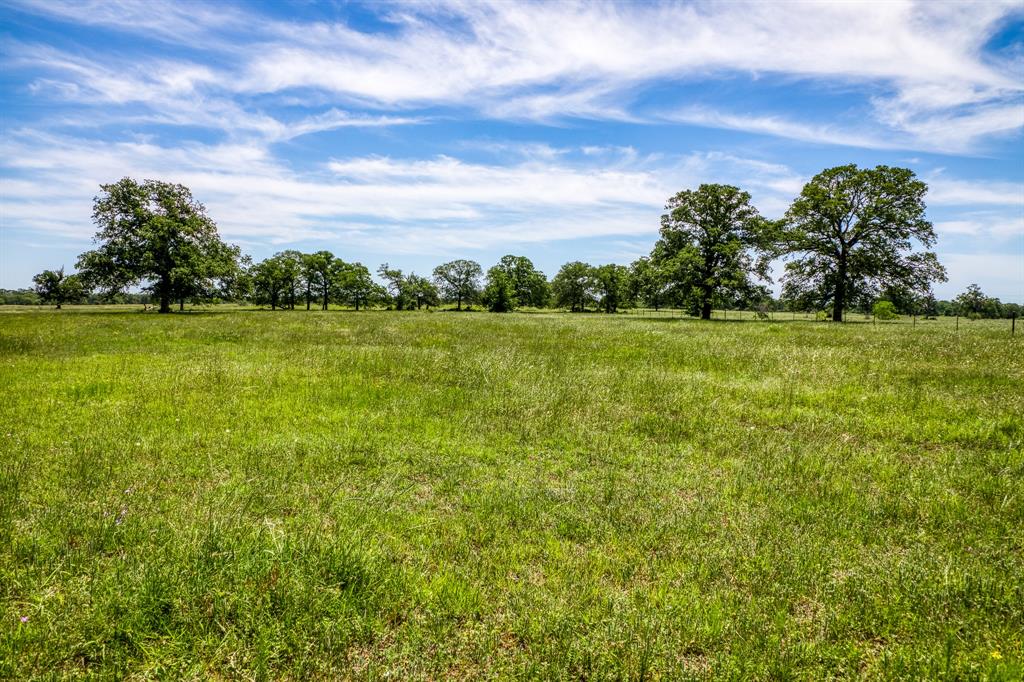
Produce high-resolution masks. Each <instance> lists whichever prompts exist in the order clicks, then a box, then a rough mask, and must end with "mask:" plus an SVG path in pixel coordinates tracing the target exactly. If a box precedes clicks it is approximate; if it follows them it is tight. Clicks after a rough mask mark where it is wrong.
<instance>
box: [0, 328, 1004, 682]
mask: <svg viewBox="0 0 1024 682" xmlns="http://www.w3.org/2000/svg"><path fill="white" fill-rule="evenodd" d="M953 324H954V323H953V321H951V320H949V321H947V320H943V321H940V322H927V323H922V322H920V321H919V322H918V324H917V325H916V326H913V325H912V324H911V323H910V321H909V320H906V321H904V322H903V323H895V324H886V325H882V324H879V325H877V326H873V325H871V324H847V325H832V324H818V323H813V322H800V321H797V322H783V321H778V322H775V323H759V322H736V323H728V322H710V323H702V322H698V321H693V320H674V319H652V318H646V317H643V316H637V315H619V316H602V315H568V314H532V315H505V316H502V315H490V314H462V315H459V314H448V313H444V314H437V313H434V314H427V313H385V312H370V313H365V312H364V313H358V314H356V313H348V312H338V311H329V312H326V313H320V312H312V313H306V312H305V311H295V312H278V313H270V312H254V311H249V312H208V313H199V314H187V315H173V316H158V315H155V314H138V313H134V312H132V313H124V312H112V311H107V312H96V311H94V310H86V311H82V310H74V309H71V310H66V311H62V312H61V313H53V312H28V313H22V314H3V315H0V387H2V399H0V424H2V426H0V453H2V454H0V677H9V678H16V679H26V678H32V677H41V678H45V677H55V678H57V677H78V676H88V675H95V676H101V677H118V678H120V677H133V678H136V679H140V678H168V679H178V678H194V679H209V678H232V679H234V678H242V679H250V678H255V679H310V678H320V679H337V678H360V679H362V678H381V677H390V678H393V679H417V678H419V679H428V678H429V679H448V678H473V679H477V678H506V677H520V678H559V679H570V678H571V679H623V678H625V679H641V678H644V679H659V678H661V679H680V678H696V679H702V678H745V679H787V678H800V679H814V680H820V679H825V678H885V679H893V678H904V679H920V678H945V679H979V678H980V679H992V680H998V679H1005V680H1010V679H1020V678H1021V676H1022V675H1024V645H1022V637H1024V634H1022V633H1024V452H1022V447H1024V383H1022V380H1024V359H1022V358H1024V352H1022V348H1024V346H1022V343H1024V339H1022V338H1021V336H1020V335H1018V336H1017V337H1015V338H1011V337H1010V335H1009V329H1008V324H1003V322H1001V321H1000V322H966V321H964V320H961V322H960V329H959V331H957V330H955V329H954V326H953ZM23 617H26V618H27V621H26V622H22V621H21V619H22V618H23Z"/></svg>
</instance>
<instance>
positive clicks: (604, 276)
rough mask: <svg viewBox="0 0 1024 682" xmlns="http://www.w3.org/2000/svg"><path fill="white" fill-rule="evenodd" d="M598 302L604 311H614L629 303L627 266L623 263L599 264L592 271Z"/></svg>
mask: <svg viewBox="0 0 1024 682" xmlns="http://www.w3.org/2000/svg"><path fill="white" fill-rule="evenodd" d="M592 276H593V282H594V292H595V294H596V295H597V299H598V304H599V305H600V306H601V307H602V308H604V311H605V312H606V313H614V312H616V311H617V310H618V309H619V308H621V307H625V306H626V305H627V304H628V303H629V300H630V298H629V268H627V267H626V266H625V265H614V264H608V265H601V266H598V267H596V268H594V269H593V271H592Z"/></svg>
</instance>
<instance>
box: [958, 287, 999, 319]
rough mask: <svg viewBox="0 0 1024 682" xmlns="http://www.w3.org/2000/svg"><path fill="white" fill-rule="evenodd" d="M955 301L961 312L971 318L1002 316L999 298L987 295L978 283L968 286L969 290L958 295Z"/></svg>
mask: <svg viewBox="0 0 1024 682" xmlns="http://www.w3.org/2000/svg"><path fill="white" fill-rule="evenodd" d="M955 303H956V307H957V311H958V312H959V314H960V315H963V316H965V317H969V318H971V319H979V318H983V317H1001V316H1002V304H1001V303H1000V301H999V299H998V298H991V297H989V296H986V295H985V294H984V292H982V290H981V287H979V286H978V285H977V284H972V285H970V286H969V287H967V291H965V292H963V293H962V294H960V295H959V296H957V297H956V301H955Z"/></svg>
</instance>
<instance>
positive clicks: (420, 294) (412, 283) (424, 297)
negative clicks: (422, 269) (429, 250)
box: [404, 272, 441, 310]
mask: <svg viewBox="0 0 1024 682" xmlns="http://www.w3.org/2000/svg"><path fill="white" fill-rule="evenodd" d="M404 285H405V290H406V292H407V295H408V297H409V298H410V299H411V300H412V301H413V303H414V305H415V306H416V310H419V309H420V308H422V307H423V306H427V308H428V309H429V308H430V307H431V306H437V305H438V304H440V302H441V301H440V297H439V295H438V292H437V287H436V286H434V283H433V282H431V281H430V280H429V279H427V278H426V277H420V276H419V275H417V274H416V273H415V272H412V273H409V276H408V277H406V278H405V283H404Z"/></svg>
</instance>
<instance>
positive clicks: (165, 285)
mask: <svg viewBox="0 0 1024 682" xmlns="http://www.w3.org/2000/svg"><path fill="white" fill-rule="evenodd" d="M159 291H160V311H161V312H170V311H171V283H170V282H169V281H168V280H167V279H166V278H161V280H160V285H159Z"/></svg>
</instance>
